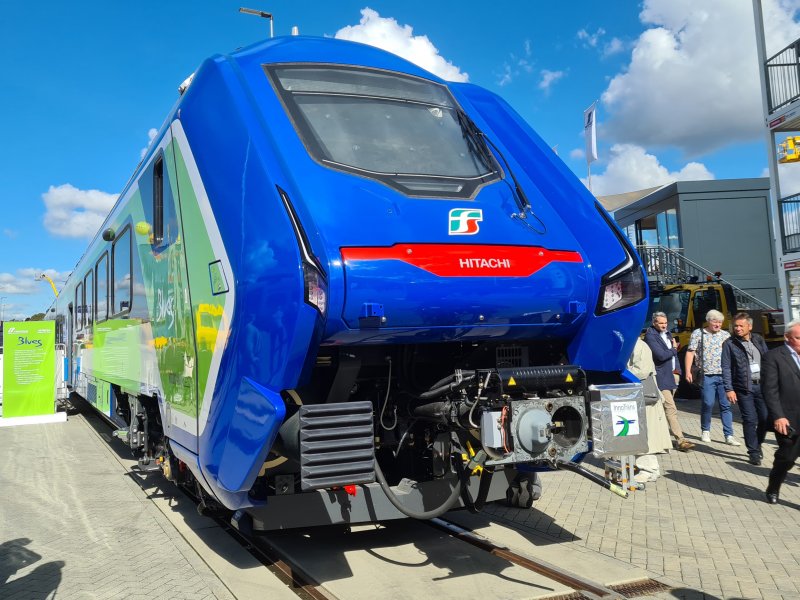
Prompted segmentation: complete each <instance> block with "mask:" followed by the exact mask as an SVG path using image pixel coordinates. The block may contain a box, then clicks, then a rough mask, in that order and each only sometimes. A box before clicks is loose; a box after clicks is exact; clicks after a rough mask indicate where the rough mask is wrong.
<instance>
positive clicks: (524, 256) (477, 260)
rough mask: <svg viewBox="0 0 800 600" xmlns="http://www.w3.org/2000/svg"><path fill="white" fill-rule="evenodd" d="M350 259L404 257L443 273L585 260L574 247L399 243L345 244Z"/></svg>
mask: <svg viewBox="0 0 800 600" xmlns="http://www.w3.org/2000/svg"><path fill="white" fill-rule="evenodd" d="M342 259H344V261H345V262H346V263H347V262H356V261H367V260H369V261H372V260H400V261H402V262H404V263H408V264H410V265H414V266H415V267H419V268H420V269H423V270H425V271H428V272H429V273H433V274H434V275H438V276H439V277H528V276H530V275H532V274H534V273H535V272H536V271H538V270H540V269H542V268H544V267H546V266H547V265H549V264H550V263H553V262H572V263H574V262H578V263H579V262H583V258H581V255H580V253H578V252H574V251H572V250H548V249H547V248H541V247H537V246H493V245H475V244H395V245H394V246H389V247H374V248H342Z"/></svg>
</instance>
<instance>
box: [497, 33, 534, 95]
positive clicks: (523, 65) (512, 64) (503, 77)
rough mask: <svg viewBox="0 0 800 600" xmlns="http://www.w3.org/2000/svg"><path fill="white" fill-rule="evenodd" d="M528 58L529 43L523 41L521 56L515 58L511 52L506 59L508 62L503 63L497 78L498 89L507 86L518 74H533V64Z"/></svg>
mask: <svg viewBox="0 0 800 600" xmlns="http://www.w3.org/2000/svg"><path fill="white" fill-rule="evenodd" d="M530 58H531V41H530V40H525V41H524V42H523V43H522V56H517V55H516V54H515V53H513V52H512V53H511V54H510V55H509V57H508V61H506V62H505V63H503V69H502V71H501V73H500V74H499V76H498V78H497V85H499V86H500V87H503V86H504V85H508V84H509V83H511V82H512V81H513V80H514V79H516V78H517V76H519V75H520V73H533V63H532V62H531V60H530Z"/></svg>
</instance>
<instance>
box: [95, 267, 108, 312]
mask: <svg viewBox="0 0 800 600" xmlns="http://www.w3.org/2000/svg"><path fill="white" fill-rule="evenodd" d="M96 271H97V272H96V274H95V276H96V279H97V308H96V310H97V322H98V323H100V322H102V321H105V320H106V319H107V318H108V252H104V253H103V256H102V257H101V258H100V260H98V261H97V268H96Z"/></svg>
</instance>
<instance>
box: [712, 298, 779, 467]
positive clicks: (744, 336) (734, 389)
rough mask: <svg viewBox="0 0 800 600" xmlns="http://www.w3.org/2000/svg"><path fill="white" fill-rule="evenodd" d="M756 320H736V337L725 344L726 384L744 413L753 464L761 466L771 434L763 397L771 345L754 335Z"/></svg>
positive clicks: (731, 398) (744, 316)
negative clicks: (763, 378) (766, 358)
mask: <svg viewBox="0 0 800 600" xmlns="http://www.w3.org/2000/svg"><path fill="white" fill-rule="evenodd" d="M752 330H753V319H752V318H751V317H750V315H748V314H747V313H739V314H737V315H736V316H735V317H734V318H733V334H734V335H733V337H730V338H728V339H727V340H725V342H723V344H722V382H723V384H724V386H725V395H726V396H727V397H728V400H729V401H730V403H731V404H738V405H739V412H741V413H742V425H743V429H744V443H745V446H747V454H748V456H749V457H750V464H751V465H760V464H761V460H762V459H763V458H764V455H763V454H762V452H761V444H762V443H763V442H764V437H765V436H766V435H767V429H768V417H767V405H766V403H765V402H764V397H763V395H762V394H761V358H762V357H763V356H764V355H765V354H766V353H767V351H768V348H767V344H766V343H765V342H764V338H762V337H761V336H760V335H758V334H757V333H752Z"/></svg>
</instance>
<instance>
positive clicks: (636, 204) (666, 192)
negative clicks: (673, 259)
mask: <svg viewBox="0 0 800 600" xmlns="http://www.w3.org/2000/svg"><path fill="white" fill-rule="evenodd" d="M769 198H770V182H769V179H768V178H766V177H763V178H758V179H719V180H709V181H677V182H674V183H670V184H667V185H664V186H662V187H659V188H651V189H648V190H641V191H639V192H630V193H627V194H619V195H616V196H605V197H602V198H599V200H600V203H601V204H602V205H603V206H604V207H605V208H606V210H608V211H609V212H610V213H612V215H613V216H614V219H615V220H616V221H617V223H618V224H619V225H620V227H622V229H623V230H624V231H625V232H626V233H627V235H628V237H629V238H630V239H631V241H632V242H634V243H635V244H636V245H637V246H663V247H665V248H669V249H671V250H675V251H678V252H681V253H682V254H683V256H684V257H685V258H686V259H688V260H690V261H692V262H694V263H696V264H698V265H700V266H702V267H704V268H705V269H707V270H708V271H711V272H715V271H721V272H722V276H723V277H724V279H725V280H726V281H729V282H730V283H732V284H733V285H735V286H736V287H739V288H741V289H742V290H744V291H745V292H748V293H749V294H751V295H753V296H755V297H756V298H758V299H759V300H761V301H762V302H764V303H766V304H768V305H769V306H772V307H779V306H780V299H779V294H778V289H779V286H780V284H779V281H778V275H777V272H776V265H777V260H776V256H775V243H774V235H773V233H772V227H771V219H770V200H769Z"/></svg>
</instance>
